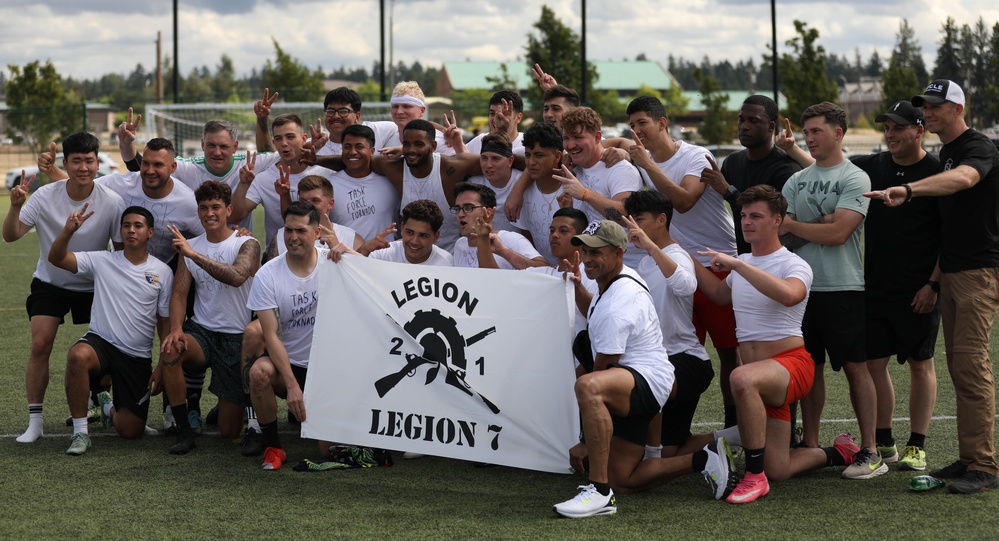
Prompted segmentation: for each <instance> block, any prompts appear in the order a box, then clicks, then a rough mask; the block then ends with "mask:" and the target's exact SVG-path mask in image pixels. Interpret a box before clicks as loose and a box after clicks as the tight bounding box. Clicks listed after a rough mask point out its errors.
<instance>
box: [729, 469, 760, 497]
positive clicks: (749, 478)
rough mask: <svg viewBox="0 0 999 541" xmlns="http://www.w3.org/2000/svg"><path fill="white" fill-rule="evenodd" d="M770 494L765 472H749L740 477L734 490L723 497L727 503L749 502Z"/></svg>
mask: <svg viewBox="0 0 999 541" xmlns="http://www.w3.org/2000/svg"><path fill="white" fill-rule="evenodd" d="M767 494H770V481H767V475H766V474H765V473H749V472H746V475H744V476H743V477H742V481H739V484H738V485H736V487H735V490H733V491H732V493H731V494H729V495H728V498H725V501H727V502H728V503H751V502H755V501H756V500H758V499H760V498H762V497H764V496H766V495H767Z"/></svg>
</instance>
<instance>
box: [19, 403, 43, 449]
mask: <svg viewBox="0 0 999 541" xmlns="http://www.w3.org/2000/svg"><path fill="white" fill-rule="evenodd" d="M43 424H44V423H43V420H42V405H41V404H28V428H27V429H26V430H25V431H24V434H21V435H20V436H18V437H17V442H18V443H31V442H34V441H35V440H37V439H38V438H40V437H42V425H43Z"/></svg>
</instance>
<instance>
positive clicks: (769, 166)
mask: <svg viewBox="0 0 999 541" xmlns="http://www.w3.org/2000/svg"><path fill="white" fill-rule="evenodd" d="M800 170H801V166H800V165H798V163H797V162H795V161H794V160H793V159H791V157H790V156H788V155H787V153H785V152H784V151H783V150H781V149H779V148H777V147H773V148H772V149H771V150H770V154H767V157H766V158H763V159H762V160H750V159H749V153H748V152H747V151H746V150H740V151H738V152H736V153H734V154H730V155H729V156H728V157H727V158H725V162H724V163H722V166H721V172H722V175H725V180H726V181H728V183H729V184H731V185H732V186H735V188H736V189H737V190H739V193H742V192H743V191H745V190H746V189H748V188H750V187H751V186H758V185H760V184H769V185H771V186H773V187H774V188H775V189H776V190H777V191H778V192H780V191H781V189H782V188H784V183H785V182H787V179H788V178H790V177H791V175H793V174H795V173H797V172H798V171H800ZM707 189H709V190H710V189H711V188H707ZM737 197H738V195H735V196H730V195H726V196H725V200H726V201H728V204H729V205H730V206H731V207H732V219H733V222H734V223H735V243H736V249H737V250H738V251H739V253H740V254H746V253H749V251H750V246H749V243H748V242H746V239H744V238H743V237H742V226H741V225H740V223H739V221H740V219H739V215H740V214H741V213H742V207H740V206H739V205H737V204H736V202H735V200H736V198H737Z"/></svg>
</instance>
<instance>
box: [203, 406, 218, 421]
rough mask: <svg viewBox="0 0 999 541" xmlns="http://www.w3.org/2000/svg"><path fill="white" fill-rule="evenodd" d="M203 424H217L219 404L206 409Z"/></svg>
mask: <svg viewBox="0 0 999 541" xmlns="http://www.w3.org/2000/svg"><path fill="white" fill-rule="evenodd" d="M205 424H206V425H208V426H215V425H217V424H219V406H218V404H216V405H215V407H214V408H212V409H210V410H208V415H205Z"/></svg>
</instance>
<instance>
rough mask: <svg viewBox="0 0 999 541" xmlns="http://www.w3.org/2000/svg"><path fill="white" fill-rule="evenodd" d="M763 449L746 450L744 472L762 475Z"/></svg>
mask: <svg viewBox="0 0 999 541" xmlns="http://www.w3.org/2000/svg"><path fill="white" fill-rule="evenodd" d="M763 457H764V449H763V448H760V449H746V471H747V472H749V473H763V463H764V462H763Z"/></svg>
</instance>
